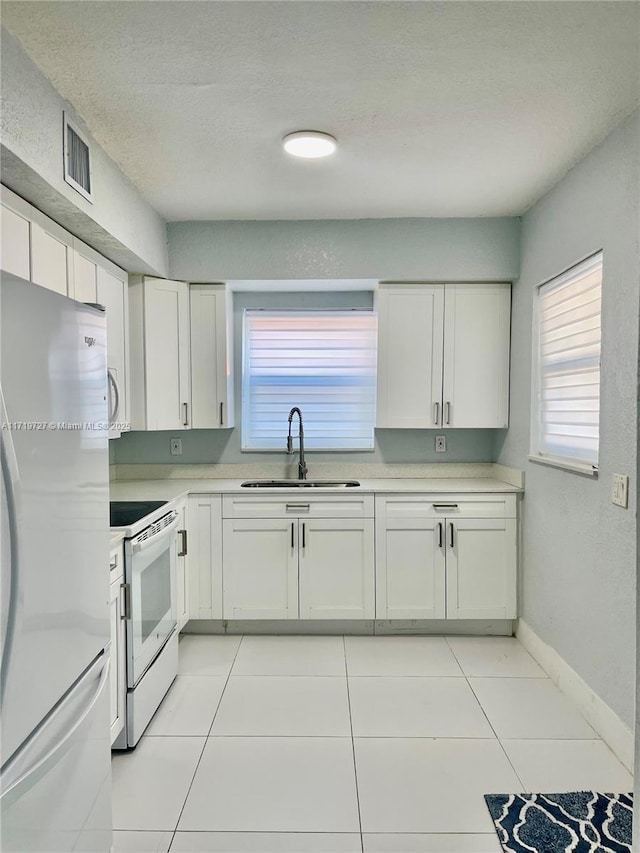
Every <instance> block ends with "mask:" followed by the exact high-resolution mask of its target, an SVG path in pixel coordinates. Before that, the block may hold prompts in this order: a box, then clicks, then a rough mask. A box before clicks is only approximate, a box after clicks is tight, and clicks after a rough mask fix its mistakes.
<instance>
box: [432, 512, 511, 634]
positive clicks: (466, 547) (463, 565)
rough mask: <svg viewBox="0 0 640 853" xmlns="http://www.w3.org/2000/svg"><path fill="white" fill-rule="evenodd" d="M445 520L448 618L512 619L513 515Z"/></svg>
mask: <svg viewBox="0 0 640 853" xmlns="http://www.w3.org/2000/svg"><path fill="white" fill-rule="evenodd" d="M446 525H447V526H446V541H447V619H515V618H516V616H517V609H516V520H515V518H504V519H502V518H477V519H474V518H464V519H463V518H461V519H456V521H451V520H450V519H447V521H446Z"/></svg>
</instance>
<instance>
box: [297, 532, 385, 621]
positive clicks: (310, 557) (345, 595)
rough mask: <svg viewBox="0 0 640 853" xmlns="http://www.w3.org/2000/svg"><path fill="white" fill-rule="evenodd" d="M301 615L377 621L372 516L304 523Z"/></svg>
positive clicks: (300, 539)
mask: <svg viewBox="0 0 640 853" xmlns="http://www.w3.org/2000/svg"><path fill="white" fill-rule="evenodd" d="M298 542H299V549H298V586H299V612H300V618H301V619H373V618H374V615H375V580H374V556H373V519H372V518H317V519H309V520H308V521H306V520H305V521H298Z"/></svg>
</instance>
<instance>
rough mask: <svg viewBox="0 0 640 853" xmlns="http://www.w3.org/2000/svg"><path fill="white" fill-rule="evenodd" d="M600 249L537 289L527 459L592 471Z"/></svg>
mask: <svg viewBox="0 0 640 853" xmlns="http://www.w3.org/2000/svg"><path fill="white" fill-rule="evenodd" d="M601 290H602V252H598V254H596V255H593V256H592V257H590V258H587V260H585V261H582V262H581V263H579V264H577V265H576V266H574V267H572V268H571V269H570V270H567V272H564V273H562V275H559V276H557V277H556V278H554V279H552V280H551V281H548V282H547V283H546V284H543V285H542V286H541V287H539V288H538V292H537V312H536V313H537V324H536V326H537V328H536V329H535V330H534V365H535V366H536V367H537V370H535V371H534V373H535V374H536V377H535V378H536V382H535V385H536V387H534V401H533V407H532V413H533V414H532V417H533V421H532V430H531V434H532V450H531V454H532V455H531V459H533V460H534V461H538V462H547V463H549V464H551V465H558V466H560V467H566V468H571V469H575V470H579V471H583V472H587V473H595V472H596V471H597V470H598V445H599V438H600V309H601Z"/></svg>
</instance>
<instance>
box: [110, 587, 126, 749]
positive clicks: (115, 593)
mask: <svg viewBox="0 0 640 853" xmlns="http://www.w3.org/2000/svg"><path fill="white" fill-rule="evenodd" d="M121 589H122V578H119V579H118V580H117V581H115V582H114V583H112V584H111V587H110V591H111V595H110V599H109V607H110V610H109V616H110V621H111V647H110V652H109V654H110V657H111V668H110V673H109V679H110V681H109V691H110V697H111V703H110V705H111V713H110V717H109V719H110V724H111V743H113V742H114V741H115V739H116V738H117V737H118V735H119V734H120V732H121V731H122V730H123V729H124V715H125V700H126V692H127V682H126V674H125V648H124V622H123V621H122V595H121Z"/></svg>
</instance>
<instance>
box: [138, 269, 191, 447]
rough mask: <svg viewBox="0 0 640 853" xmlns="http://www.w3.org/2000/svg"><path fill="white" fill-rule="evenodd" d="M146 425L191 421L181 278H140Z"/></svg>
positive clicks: (186, 296) (186, 311)
mask: <svg viewBox="0 0 640 853" xmlns="http://www.w3.org/2000/svg"><path fill="white" fill-rule="evenodd" d="M144 347H145V360H144V370H145V383H146V415H147V418H146V420H147V423H146V428H147V429H149V430H155V429H163V430H169V429H170V430H176V429H185V428H187V427H189V426H190V425H191V412H190V406H191V393H190V370H189V357H190V355H189V349H190V348H189V286H188V285H187V284H186V283H185V282H183V281H165V280H164V279H160V278H147V279H145V281H144Z"/></svg>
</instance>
